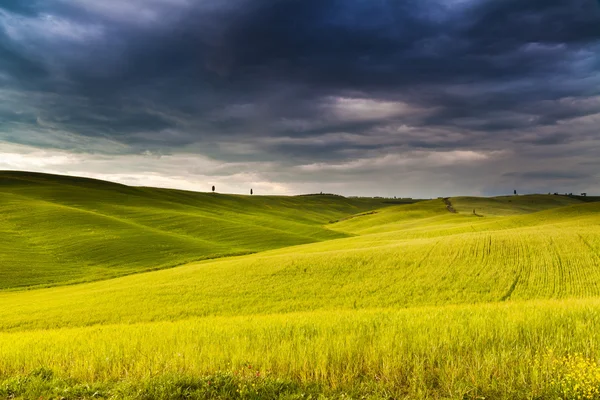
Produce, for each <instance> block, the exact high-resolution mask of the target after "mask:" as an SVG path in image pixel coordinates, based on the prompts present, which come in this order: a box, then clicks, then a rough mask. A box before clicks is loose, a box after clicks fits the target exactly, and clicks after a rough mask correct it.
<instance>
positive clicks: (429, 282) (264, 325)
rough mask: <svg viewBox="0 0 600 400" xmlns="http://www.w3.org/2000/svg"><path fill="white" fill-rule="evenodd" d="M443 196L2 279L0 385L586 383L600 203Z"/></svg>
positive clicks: (595, 308)
mask: <svg viewBox="0 0 600 400" xmlns="http://www.w3.org/2000/svg"><path fill="white" fill-rule="evenodd" d="M131 189H132V188H126V189H123V190H131ZM140 190H150V189H140ZM159 192H160V191H159ZM167 194H168V195H169V196H171V195H173V192H167ZM186 195H188V194H186ZM189 195H190V196H192V198H195V197H194V196H200V195H194V194H189ZM205 196H209V197H210V196H212V195H205ZM252 200H253V201H254V199H252ZM287 200H288V199H280V200H279V201H280V202H281V201H287ZM289 200H290V201H297V200H296V199H295V198H293V199H289ZM317 200H321V201H325V202H329V201H330V199H328V198H320V196H315V197H314V200H312V201H317ZM507 200H511V203H513V202H514V203H516V204H511V207H512V206H513V205H514V208H511V209H510V210H509V211H510V212H509V211H507V210H506V203H507ZM190 201H192V202H193V200H190ZM301 201H308V200H306V199H302V200H301ZM338 201H342V200H341V199H339V200H338ZM450 201H451V202H452V203H453V204H454V205H455V207H456V208H457V210H458V211H459V212H458V213H456V214H453V213H450V212H448V210H447V209H446V205H445V204H444V202H443V201H442V200H440V199H437V200H431V201H425V202H419V203H416V204H412V205H402V206H391V207H386V208H383V209H378V210H375V212H366V211H367V208H366V207H365V209H363V210H359V211H358V212H357V213H356V215H353V216H352V217H350V218H349V217H347V216H341V217H336V216H335V215H333V213H331V214H329V215H327V217H326V218H325V217H324V216H322V217H318V218H321V219H320V220H319V221H318V222H319V223H320V225H318V224H315V229H317V228H318V229H323V230H327V231H328V232H330V233H329V234H332V235H334V236H332V237H328V238H320V240H321V241H318V242H317V241H313V242H314V243H306V244H300V245H295V246H291V247H285V248H279V249H275V250H269V251H264V252H261V253H258V254H251V255H244V256H238V257H228V258H223V259H219V260H206V261H201V262H194V263H191V264H188V265H185V266H181V267H178V268H174V269H166V270H161V271H154V272H147V273H143V274H137V275H131V276H125V277H120V278H116V279H111V280H105V281H98V282H91V283H81V284H77V285H72V286H61V287H52V288H43V289H36V290H29V291H12V292H4V293H0V398H2V396H5V397H9V396H13V397H14V398H18V397H19V396H22V398H36V399H37V398H39V397H40V396H42V398H44V397H43V396H46V398H48V397H50V396H54V397H56V398H60V397H61V396H62V397H65V398H92V397H112V398H140V399H141V398H146V399H150V398H165V399H167V398H173V399H175V398H177V399H180V398H181V399H183V398H278V397H281V398H298V399H300V398H307V397H308V396H313V397H315V396H318V395H319V394H325V395H326V396H328V397H335V398H342V397H356V398H361V397H369V396H371V397H374V398H379V397H381V398H403V397H406V398H457V399H464V398H473V399H476V398H483V397H485V398H488V399H490V398H503V399H515V398H528V399H534V398H537V399H546V398H548V399H559V398H577V396H581V397H580V398H600V368H598V366H597V365H596V364H595V362H596V361H598V360H600V346H599V344H600V343H599V341H600V203H583V202H581V201H578V200H577V199H569V198H566V197H561V198H557V197H551V196H518V197H514V198H512V197H511V198H510V199H508V198H507V199H500V200H497V199H496V200H494V199H484V200H473V199H461V198H458V199H450ZM365 202H367V201H366V200H365ZM474 202H479V204H480V206H481V209H482V210H483V209H484V208H486V211H487V214H486V215H484V216H483V217H480V216H475V215H473V214H472V210H471V212H469V210H468V207H471V206H472V204H474ZM303 204H306V203H303ZM367 204H370V205H372V203H368V202H367ZM484 204H485V207H484V206H483V205H484ZM536 204H538V206H536ZM98 207H101V206H98ZM228 207H231V205H226V206H224V208H225V209H227V208H228ZM311 207H313V205H307V208H308V210H311ZM241 208H243V206H242V207H241ZM465 208H466V210H465ZM345 210H346V209H345ZM317 213H318V212H317ZM340 214H342V213H341V212H340ZM478 214H479V212H478ZM223 215H227V213H226V211H223ZM318 215H321V214H318ZM482 215H483V213H482ZM284 217H285V212H283V213H282V214H280V215H278V216H277V218H283V219H285V218H284ZM315 218H317V217H315ZM325 219H329V220H330V221H338V222H335V223H330V224H327V225H326V228H324V227H323V224H326V221H325ZM290 226H291V225H290ZM282 229H283V228H282ZM291 229H294V228H293V227H292V228H291ZM311 229H312V228H311ZM335 235H337V236H335ZM324 239H329V240H327V241H324ZM563 356H567V357H568V358H566V359H564V358H563ZM250 366H251V368H249V367H250ZM596 389H598V390H597V391H594V390H596ZM586 396H587V397H586ZM54 397H53V398H54Z"/></svg>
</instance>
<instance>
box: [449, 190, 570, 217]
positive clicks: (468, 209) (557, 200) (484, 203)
mask: <svg viewBox="0 0 600 400" xmlns="http://www.w3.org/2000/svg"><path fill="white" fill-rule="evenodd" d="M451 200H452V205H453V206H454V208H455V209H456V211H457V212H459V213H467V214H472V213H473V210H475V214H477V215H480V216H507V215H519V214H528V213H532V212H538V211H543V210H548V209H552V208H557V207H563V206H570V205H574V204H581V200H579V199H577V198H575V197H569V196H563V195H559V196H554V195H525V196H500V197H492V198H489V197H488V198H486V197H454V198H452V199H451Z"/></svg>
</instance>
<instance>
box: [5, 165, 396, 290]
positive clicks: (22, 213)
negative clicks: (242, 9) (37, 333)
mask: <svg viewBox="0 0 600 400" xmlns="http://www.w3.org/2000/svg"><path fill="white" fill-rule="evenodd" d="M385 205H386V204H385V203H383V200H381V199H347V198H344V197H341V196H299V197H276V196H236V195H223V194H215V193H194V192H185V191H178V190H168V189H153V188H136V187H128V186H124V185H119V184H115V183H110V182H104V181H97V180H92V179H83V178H76V177H65V176H53V175H44V174H34V173H23V172H0V235H1V236H2V241H1V242H0V290H2V289H7V288H15V287H23V286H41V285H55V284H65V283H74V282H81V281H89V280H98V279H106V278H110V277H115V276H119V275H127V274H131V273H134V272H140V271H147V270H152V269H161V268H166V267H172V266H176V265H181V264H184V263H187V262H191V261H196V260H203V259H210V258H219V257H224V256H231V255H239V254H248V253H254V252H258V251H264V250H268V249H274V248H279V247H284V246H291V245H298V244H304V243H311V242H318V241H322V240H327V239H333V238H339V237H344V236H347V235H346V234H343V233H340V232H335V231H332V230H329V229H326V228H325V227H324V225H325V224H327V223H328V222H329V221H330V220H336V219H339V218H343V217H345V216H347V215H351V214H355V213H358V212H362V211H365V210H371V209H373V208H379V207H383V206H385Z"/></svg>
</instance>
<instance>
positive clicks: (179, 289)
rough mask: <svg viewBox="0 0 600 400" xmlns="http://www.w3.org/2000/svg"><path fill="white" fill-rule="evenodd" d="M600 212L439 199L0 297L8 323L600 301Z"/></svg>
mask: <svg viewBox="0 0 600 400" xmlns="http://www.w3.org/2000/svg"><path fill="white" fill-rule="evenodd" d="M599 212H600V204H599V203H589V204H578V205H574V206H568V207H563V208H559V209H552V210H546V211H541V212H538V213H533V214H524V215H517V216H513V217H506V218H480V217H475V216H470V215H461V214H450V213H448V212H447V211H446V210H445V207H444V205H443V203H442V202H441V201H439V200H432V201H426V202H422V203H417V204H414V205H409V206H397V207H392V208H386V209H383V210H380V212H378V213H376V214H370V215H364V216H361V217H357V218H352V219H348V220H345V221H342V222H339V223H336V224H332V225H331V227H332V228H334V229H337V230H340V231H342V232H345V233H348V234H356V233H362V235H361V236H355V237H350V238H343V239H337V240H331V241H327V242H322V243H314V244H308V245H303V246H295V247H290V248H284V249H279V250H273V251H268V252H264V253H260V254H255V255H249V256H242V257H236V258H231V259H223V260H212V261H204V262H200V263H194V264H190V265H187V266H184V267H180V268H177V269H173V270H165V271H157V272H152V273H147V274H142V275H136V276H129V277H124V278H119V279H114V280H111V281H106V282H96V283H90V284H84V285H78V286H75V287H61V288H51V289H45V290H38V291H35V292H32V293H5V294H0V302H2V304H4V305H6V307H4V308H3V309H1V310H0V327H1V328H2V329H29V328H53V327H61V326H84V325H93V324H98V323H102V324H105V323H124V322H125V323H133V322H147V321H156V320H177V319H183V318H190V317H195V316H207V315H227V316H233V315H248V314H263V313H281V312H295V311H310V310H318V309H343V308H344V309H353V308H378V307H405V306H421V305H442V304H458V303H481V302H494V301H502V300H507V299H512V300H516V299H538V298H567V297H586V296H596V295H600V286H599V283H600V275H599V272H598V266H600V258H599V254H600V218H598V215H599V214H598V213H599ZM419 221H420V223H419ZM377 227H379V228H377ZM376 228H377V229H376ZM371 230H375V231H377V232H378V233H366V234H365V233H364V232H370V231H371ZM379 231H381V232H380V233H379ZM539 249H544V251H543V252H541V251H540V250H539Z"/></svg>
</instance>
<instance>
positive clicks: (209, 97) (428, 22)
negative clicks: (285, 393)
mask: <svg viewBox="0 0 600 400" xmlns="http://www.w3.org/2000/svg"><path fill="white" fill-rule="evenodd" d="M599 155H600V3H599V2H598V0H219V1H212V0H128V1H123V0H102V1H98V0H28V1H23V0H0V170H28V171H38V172H49V173H59V174H69V175H79V176H87V177H93V178H99V179H106V180H111V181H116V182H121V183H125V184H130V185H143V186H161V187H172V188H179V189H188V190H196V191H209V190H210V188H211V186H212V185H215V186H216V188H217V191H219V192H227V193H249V191H250V188H253V189H254V193H256V194H299V193H315V192H327V193H338V194H342V195H357V196H386V197H392V196H397V197H415V198H417V197H420V198H429V197H437V196H455V195H485V196H489V195H500V194H508V193H512V192H513V190H515V189H516V190H517V191H518V192H519V193H547V192H561V193H564V192H574V193H580V192H588V193H597V194H600V157H599Z"/></svg>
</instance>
